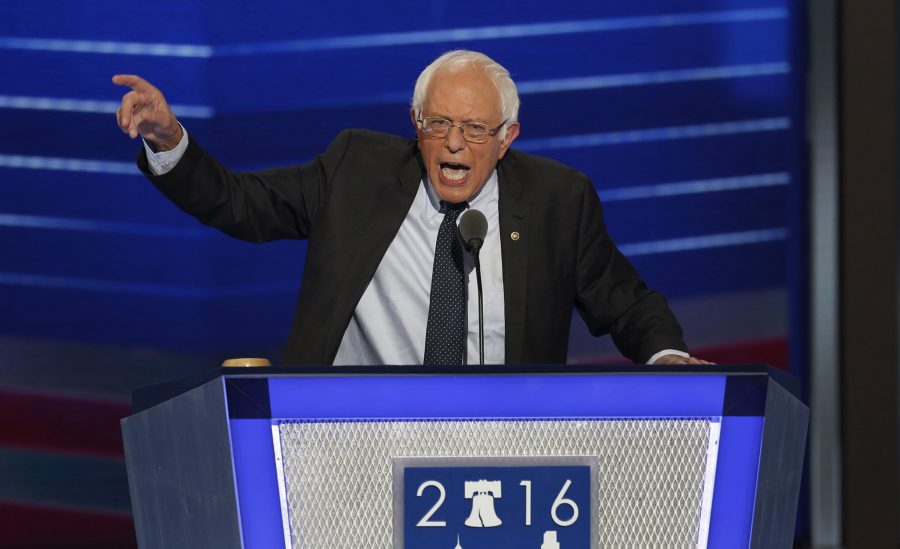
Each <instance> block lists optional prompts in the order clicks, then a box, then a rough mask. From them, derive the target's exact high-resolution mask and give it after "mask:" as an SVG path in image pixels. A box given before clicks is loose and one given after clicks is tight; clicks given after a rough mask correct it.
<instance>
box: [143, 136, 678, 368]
mask: <svg viewBox="0 0 900 549" xmlns="http://www.w3.org/2000/svg"><path fill="white" fill-rule="evenodd" d="M138 164H139V166H140V167H141V169H142V170H143V171H144V173H145V174H147V176H148V177H149V178H150V180H151V181H152V182H153V184H154V185H155V186H156V187H157V188H158V189H159V190H160V191H161V192H162V193H163V194H165V195H166V196H167V197H168V198H170V199H171V200H172V201H173V202H175V204H177V205H178V206H179V207H180V208H181V209H182V210H184V211H185V212H187V213H189V214H191V215H193V216H195V217H196V218H198V219H199V220H200V221H202V222H203V223H206V224H208V225H211V226H214V227H217V228H218V229H220V230H222V231H224V232H225V233H227V234H229V235H231V236H234V237H236V238H240V239H242V240H248V241H253V242H263V241H269V240H275V239H279V238H297V239H302V238H306V239H309V247H308V253H307V257H306V263H305V267H304V272H303V281H302V284H301V287H300V297H299V299H298V302H297V310H296V314H295V318H294V324H293V327H292V330H291V334H290V337H289V339H288V342H287V346H286V351H285V362H287V363H292V364H331V363H332V362H333V361H334V357H335V355H336V354H337V350H338V347H339V345H340V343H341V339H342V338H343V335H344V331H345V330H346V328H347V325H348V324H349V322H350V318H351V316H352V315H353V311H354V309H355V308H356V304H357V303H358V302H359V300H360V298H361V297H362V295H363V292H364V291H365V289H366V286H367V285H368V283H369V281H370V280H371V279H372V277H373V275H374V273H375V270H376V268H377V267H378V264H379V262H380V261H381V258H382V256H383V255H384V253H385V251H386V250H387V248H388V245H390V243H391V241H392V240H393V238H394V235H396V234H397V231H398V230H399V228H400V225H401V223H402V222H403V219H404V218H405V216H406V213H407V211H408V210H409V208H410V206H411V204H412V201H413V198H414V197H415V195H416V191H417V190H418V186H419V185H420V184H421V182H422V178H423V177H424V175H425V170H424V167H423V165H422V162H421V158H420V156H419V154H418V150H417V147H416V141H415V140H414V139H413V140H407V139H403V138H400V137H396V136H391V135H386V134H381V133H376V132H371V131H366V130H345V131H344V132H342V133H341V134H340V135H339V136H338V137H337V139H335V140H334V142H332V144H331V145H330V146H329V147H328V150H327V151H326V152H325V153H324V154H322V155H320V156H318V157H317V158H316V159H314V160H312V161H310V162H309V163H307V164H304V165H302V166H293V167H289V168H279V169H273V170H268V171H264V172H259V173H245V174H238V173H234V172H231V171H229V170H228V169H227V168H225V167H223V166H222V165H221V164H219V163H218V162H217V161H216V160H215V159H213V158H212V157H211V156H210V155H209V154H207V153H206V152H205V151H204V150H203V149H202V148H201V147H200V146H199V145H198V144H197V143H196V141H194V140H193V139H191V141H190V144H189V146H188V149H187V151H186V153H185V155H184V157H183V158H182V159H181V161H180V162H179V163H178V164H177V165H176V167H175V168H174V169H173V170H172V171H171V172H169V173H168V174H166V175H163V176H152V175H150V174H149V171H148V169H147V164H146V158H145V156H144V154H143V152H142V153H141V154H139V155H138ZM497 169H498V179H499V189H500V202H499V204H500V205H499V207H500V235H501V243H502V244H501V253H502V260H503V289H504V306H505V319H506V343H505V345H506V361H507V362H508V363H511V364H522V363H546V364H552V363H563V362H565V361H566V352H567V348H568V338H569V328H570V323H571V318H572V308H573V307H575V308H577V309H578V311H579V312H580V313H581V316H582V318H583V319H584V321H585V322H586V323H587V325H588V327H589V328H590V331H591V333H592V334H594V335H597V336H599V335H603V334H607V333H610V334H612V337H613V339H614V341H615V343H616V346H617V347H618V348H619V350H620V351H621V352H622V354H624V355H625V356H627V357H628V358H630V359H632V360H634V361H637V362H644V361H646V360H647V359H648V358H649V357H650V356H652V355H653V354H654V353H656V352H658V351H660V350H662V349H680V350H686V346H685V344H684V342H683V341H682V333H681V328H680V327H679V325H678V322H677V321H676V320H675V317H674V315H673V314H672V312H671V311H670V310H669V308H668V306H667V304H666V300H665V298H664V297H663V296H662V295H661V294H659V293H656V292H653V291H651V290H649V289H648V288H647V287H646V285H645V284H644V282H643V281H642V280H641V279H640V278H639V277H638V275H637V273H636V272H635V270H634V269H633V267H632V266H631V264H630V263H629V261H628V260H627V259H626V258H625V257H624V256H623V255H622V254H621V253H620V252H619V251H618V249H617V248H616V246H615V244H614V243H613V241H612V240H611V239H610V237H609V235H608V234H607V232H606V228H605V226H604V224H603V216H602V209H601V206H600V200H599V199H598V197H597V193H596V191H595V190H594V187H593V185H592V184H591V182H590V180H589V179H588V178H587V177H586V176H585V175H584V174H582V173H580V172H578V171H576V170H574V169H571V168H568V167H566V166H564V165H562V164H559V163H557V162H554V161H552V160H549V159H546V158H540V157H537V156H532V155H528V154H525V153H521V152H518V151H515V150H509V151H508V152H507V154H506V156H505V157H504V158H503V160H501V162H500V163H499V164H498V168H497ZM514 232H515V233H518V235H519V237H518V239H516V240H514V239H513V238H512V237H511V235H512V233H514Z"/></svg>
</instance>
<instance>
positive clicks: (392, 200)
mask: <svg viewBox="0 0 900 549" xmlns="http://www.w3.org/2000/svg"><path fill="white" fill-rule="evenodd" d="M423 173H424V170H423V168H422V165H421V163H420V162H419V160H418V155H411V156H410V158H409V160H408V161H407V162H406V163H405V164H404V165H403V167H402V168H401V169H400V171H399V173H398V174H397V180H395V181H391V182H390V183H389V184H385V185H381V186H380V188H379V194H378V198H377V199H376V203H375V205H374V206H373V207H370V208H367V209H366V213H365V216H366V217H367V219H365V220H360V223H359V224H358V225H357V226H358V227H359V234H358V238H357V240H356V242H357V245H356V247H355V249H354V250H353V252H352V253H353V260H352V261H350V262H349V263H348V266H349V272H347V273H346V279H345V280H346V284H344V288H345V290H344V291H342V292H340V293H339V294H338V301H337V303H336V304H335V310H336V311H340V313H338V314H336V315H334V316H333V317H332V319H333V322H332V324H331V329H330V330H329V333H328V338H327V341H328V343H327V346H326V349H327V351H326V353H328V354H330V356H326V357H325V358H326V360H334V355H335V354H336V353H337V350H338V347H339V346H340V344H341V340H342V339H343V337H344V332H345V331H346V329H347V323H348V322H349V321H350V317H351V316H352V315H353V311H354V310H355V309H356V305H357V304H358V303H359V300H360V299H361V298H362V295H363V293H364V292H365V290H366V287H367V286H368V284H369V282H370V281H371V280H372V278H373V277H374V276H375V271H376V270H377V269H378V265H379V264H380V263H381V259H382V258H383V257H384V254H385V253H386V252H387V249H388V246H390V245H391V242H392V241H393V240H394V237H395V236H396V235H397V231H399V230H400V225H402V224H403V220H404V219H405V218H406V214H407V212H409V208H410V207H411V206H412V202H413V200H414V199H415V197H416V192H417V191H418V187H419V185H420V184H421V182H422V177H423ZM363 177H365V175H363Z"/></svg>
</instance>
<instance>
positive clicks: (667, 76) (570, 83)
mask: <svg viewBox="0 0 900 549" xmlns="http://www.w3.org/2000/svg"><path fill="white" fill-rule="evenodd" d="M790 71H791V66H790V64H788V63H759V64H751V65H725V66H721V67H698V68H691V69H683V70H671V71H646V72H636V73H625V74H602V75H595V76H577V77H573V78H552V79H546V80H525V81H522V82H517V83H516V88H517V89H518V91H519V95H529V94H539V93H560V92H570V91H580V90H595V89H608V88H617V87H630V86H653V85H662V84H671V83H675V82H702V81H708V80H725V79H730V78H753V77H759V76H772V75H777V74H788V73H790ZM411 98H412V90H402V91H392V92H381V93H372V94H360V95H354V96H351V97H329V96H326V97H316V98H314V99H310V100H305V101H303V102H302V103H299V104H298V106H302V107H319V108H335V107H359V106H365V105H390V104H393V103H408V102H409V101H410V99H411ZM172 108H173V110H174V111H175V112H176V113H177V114H180V112H179V111H178V110H177V109H176V108H175V107H172Z"/></svg>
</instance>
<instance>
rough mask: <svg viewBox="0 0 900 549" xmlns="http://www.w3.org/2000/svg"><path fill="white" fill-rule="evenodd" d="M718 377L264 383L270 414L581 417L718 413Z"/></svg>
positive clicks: (721, 385)
mask: <svg viewBox="0 0 900 549" xmlns="http://www.w3.org/2000/svg"><path fill="white" fill-rule="evenodd" d="M725 381H726V376H724V375H696V376H694V375H683V376H661V375H642V376H637V375H605V376H590V375H585V376H579V375H558V376H546V375H545V376H534V375H530V376H479V375H466V376H455V377H450V376H428V375H422V376H408V377H407V376H365V377H339V376H334V377H332V376H322V377H282V378H270V380H269V398H270V402H271V412H272V417H276V418H305V419H358V418H373V419H384V418H404V419H405V418H532V417H533V418H555V417H559V418H581V417H660V416H672V417H697V416H700V417H702V416H707V417H708V416H719V415H721V413H722V402H723V398H724V394H725Z"/></svg>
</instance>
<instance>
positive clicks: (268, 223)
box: [137, 131, 351, 242]
mask: <svg viewBox="0 0 900 549" xmlns="http://www.w3.org/2000/svg"><path fill="white" fill-rule="evenodd" d="M350 139H351V132H350V131H344V132H342V133H341V134H340V135H339V136H338V137H337V139H335V140H334V141H333V142H332V143H331V145H330V146H329V147H328V150H327V151H326V152H325V153H324V154H321V155H319V156H317V157H316V158H314V159H313V160H311V161H309V162H307V163H306V164H303V165H299V166H291V167H286V168H276V169H271V170H265V171H261V172H255V173H238V172H233V171H231V170H229V169H228V168H226V167H225V166H223V165H222V164H220V163H219V162H218V161H217V160H216V159H215V158H213V157H212V155H210V154H209V153H207V152H206V151H205V150H204V149H203V148H202V147H201V146H200V145H199V143H197V141H196V140H195V139H194V138H193V137H192V136H189V140H190V142H189V144H188V148H187V150H186V151H185V153H184V156H183V157H182V158H181V160H180V161H179V162H178V164H177V165H176V166H175V168H174V169H172V171H170V172H168V173H167V174H165V175H160V176H156V175H153V174H151V173H150V171H149V169H148V166H147V159H146V156H145V153H144V151H143V149H142V150H141V151H140V153H138V157H137V162H138V167H139V168H140V169H141V171H142V172H143V173H144V175H146V176H147V178H148V179H149V180H150V181H151V182H152V183H153V185H154V186H155V187H156V188H157V189H158V190H159V191H160V192H162V193H163V194H164V195H165V196H166V197H167V198H168V199H169V200H171V201H172V202H173V203H175V205H176V206H178V207H179V208H180V209H181V210H182V211H184V212H186V213H188V214H190V215H192V216H194V217H195V218H197V219H198V220H199V221H201V222H202V223H204V224H206V225H209V226H212V227H215V228H217V229H219V230H220V231H222V232H224V233H226V234H228V235H230V236H233V237H235V238H239V239H241V240H246V241H249V242H268V241H271V240H278V239H282V238H293V239H303V238H307V237H308V236H309V233H310V230H311V229H312V226H313V224H314V222H315V219H316V215H317V214H318V212H319V210H320V209H321V207H322V205H323V204H324V203H325V201H326V200H327V198H328V182H329V180H330V177H331V175H332V174H333V173H334V170H335V169H336V168H337V166H338V165H339V164H340V162H341V161H342V159H343V157H344V155H345V153H346V151H347V149H348V148H349V145H350Z"/></svg>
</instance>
